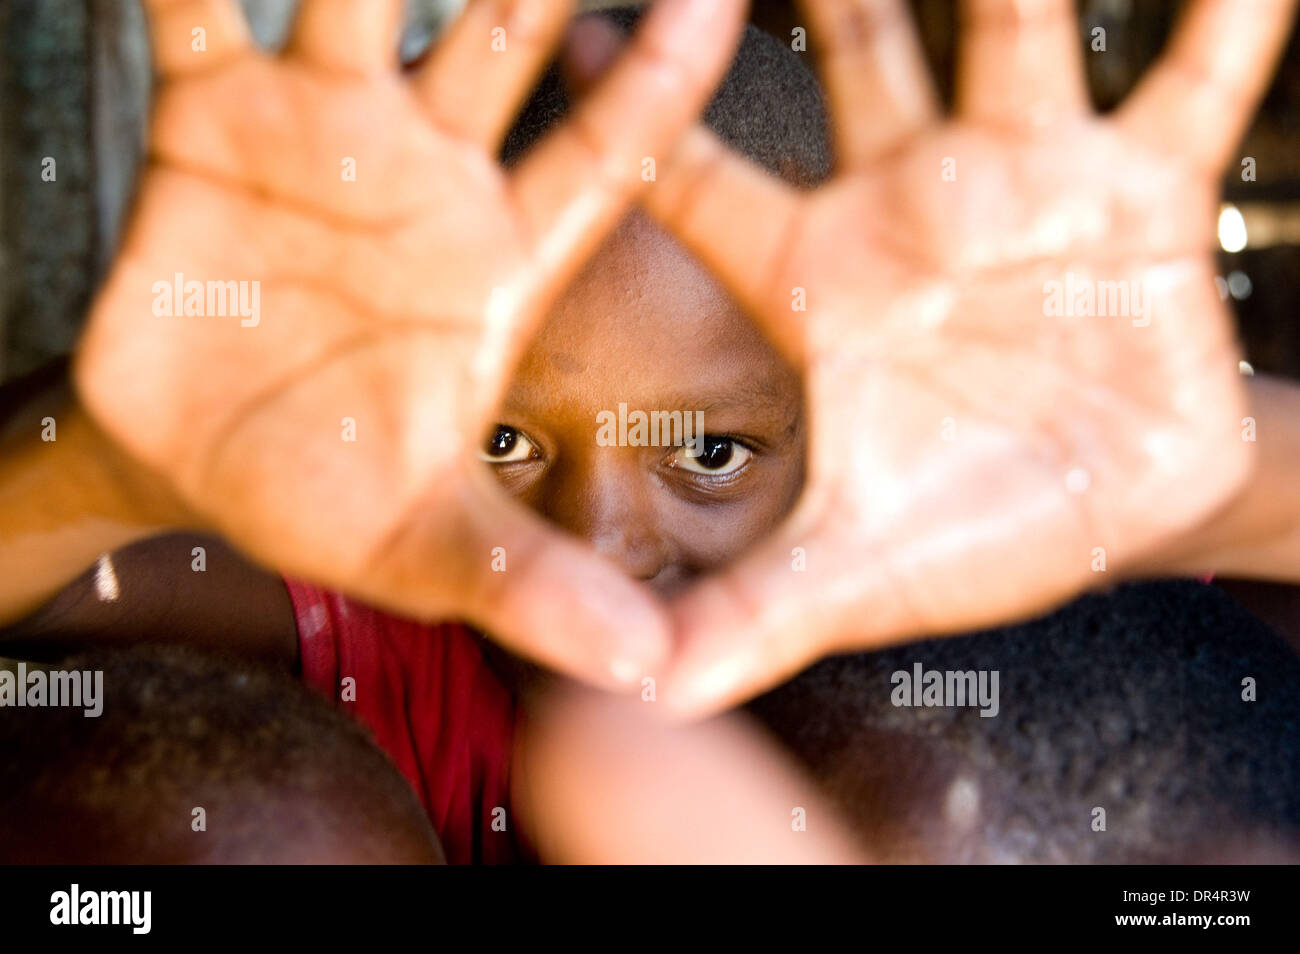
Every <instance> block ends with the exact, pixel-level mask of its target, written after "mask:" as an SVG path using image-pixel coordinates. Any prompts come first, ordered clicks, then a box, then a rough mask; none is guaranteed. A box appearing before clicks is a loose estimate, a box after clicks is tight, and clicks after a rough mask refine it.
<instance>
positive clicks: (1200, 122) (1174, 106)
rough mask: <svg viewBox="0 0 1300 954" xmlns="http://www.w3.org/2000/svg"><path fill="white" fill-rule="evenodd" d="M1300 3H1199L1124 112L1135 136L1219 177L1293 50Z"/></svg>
mask: <svg viewBox="0 0 1300 954" xmlns="http://www.w3.org/2000/svg"><path fill="white" fill-rule="evenodd" d="M1294 14H1295V0H1251V2H1248V3H1238V2H1231V3H1230V2H1226V0H1197V2H1195V3H1192V4H1190V5H1189V6H1188V8H1187V11H1186V13H1185V15H1184V17H1183V19H1182V21H1181V22H1180V23H1179V25H1178V27H1177V29H1176V30H1175V32H1174V36H1173V39H1172V40H1171V41H1170V44H1169V48H1168V49H1167V50H1166V51H1165V53H1164V55H1163V56H1161V58H1160V60H1159V61H1158V62H1157V63H1156V65H1155V67H1153V68H1152V69H1151V70H1150V71H1149V72H1148V73H1147V75H1146V76H1144V77H1143V78H1142V81H1141V82H1140V83H1139V84H1138V86H1137V89H1135V90H1134V91H1133V93H1132V94H1131V95H1130V96H1129V98H1128V99H1127V100H1125V101H1124V103H1123V104H1121V106H1120V107H1119V109H1118V110H1116V113H1115V120H1116V122H1117V123H1118V124H1119V125H1120V127H1121V128H1123V129H1125V130H1126V131H1127V132H1129V133H1130V134H1132V135H1133V136H1135V137H1137V138H1139V139H1141V140H1143V141H1145V142H1147V143H1150V144H1151V145H1152V146H1154V147H1155V148H1157V149H1159V150H1161V151H1164V152H1176V153H1180V154H1182V155H1184V156H1186V157H1187V158H1188V160H1189V161H1190V162H1191V163H1192V164H1193V165H1194V166H1196V167H1197V168H1203V169H1206V170H1212V171H1213V172H1215V173H1216V174H1217V173H1218V172H1219V171H1220V170H1221V169H1222V168H1223V167H1224V166H1225V165H1226V164H1227V163H1228V162H1229V161H1230V160H1231V158H1232V156H1233V155H1234V149H1235V148H1236V146H1237V143H1238V142H1240V141H1241V137H1242V136H1243V135H1244V134H1245V132H1246V129H1247V128H1248V127H1249V125H1250V121H1251V118H1252V117H1253V116H1254V113H1255V109H1256V107H1257V106H1258V105H1259V100H1260V98H1261V97H1262V96H1263V95H1264V92H1265V91H1266V90H1267V89H1268V81H1269V77H1271V76H1272V75H1273V70H1274V68H1275V67H1276V65H1277V60H1278V57H1279V56H1280V55H1281V52H1282V49H1283V47H1284V46H1285V44H1286V39H1287V36H1288V35H1289V33H1290V29H1291V19H1292V17H1293V16H1294Z"/></svg>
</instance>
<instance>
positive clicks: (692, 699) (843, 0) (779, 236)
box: [646, 0, 1293, 712]
mask: <svg viewBox="0 0 1300 954" xmlns="http://www.w3.org/2000/svg"><path fill="white" fill-rule="evenodd" d="M1292 7H1293V4H1292V3H1290V2H1283V0H1274V2H1259V3H1252V4H1249V5H1248V10H1243V9H1242V7H1241V5H1239V4H1234V3H1229V2H1215V0H1198V2H1195V3H1193V4H1191V5H1190V7H1189V9H1188V11H1187V13H1188V15H1187V17H1186V19H1185V20H1184V21H1183V22H1182V24H1181V25H1180V27H1179V29H1178V33H1177V35H1176V36H1175V37H1174V38H1173V41H1172V44H1171V47H1170V49H1169V51H1168V52H1167V53H1166V54H1165V56H1164V59H1163V60H1162V61H1161V62H1160V63H1159V64H1158V65H1157V66H1156V67H1155V68H1154V69H1153V70H1152V71H1151V73H1150V75H1148V76H1147V77H1146V78H1145V80H1144V81H1143V82H1142V84H1141V85H1140V86H1139V87H1138V88H1137V89H1136V90H1135V91H1134V92H1133V94H1132V96H1131V97H1130V98H1129V99H1128V101H1127V102H1125V103H1124V104H1123V106H1122V107H1121V108H1120V109H1118V110H1117V111H1116V112H1115V113H1114V114H1113V115H1110V116H1108V117H1105V118H1102V117H1098V116H1096V115H1093V114H1092V113H1091V112H1090V111H1089V108H1088V103H1087V97H1086V92H1085V86H1084V82H1083V73H1082V68H1081V63H1080V47H1081V40H1080V38H1079V37H1078V35H1077V31H1076V27H1075V20H1074V17H1073V14H1072V9H1071V8H1072V4H1070V3H1068V2H1063V0H1041V2H1037V3H1029V4H1025V3H1012V2H1010V0H970V2H968V3H966V5H965V12H966V14H967V16H966V20H967V24H966V27H965V30H964V35H963V37H962V41H961V42H962V46H961V50H960V53H961V56H960V62H959V75H958V96H957V105H956V114H955V115H954V116H953V117H952V118H951V119H948V120H942V119H941V118H940V117H939V116H938V114H937V109H936V105H935V104H936V97H935V95H934V93H933V91H932V90H931V88H930V85H929V82H928V79H927V77H926V76H925V71H924V66H923V60H922V56H921V53H920V51H919V45H918V43H917V39H916V36H915V34H914V31H913V29H912V27H911V24H910V23H909V22H908V20H907V17H906V15H905V13H904V7H903V4H902V3H901V2H897V0H874V2H872V0H823V2H811V3H809V4H808V5H807V11H808V14H809V17H810V20H811V26H812V27H813V29H814V30H815V31H817V35H819V36H820V38H821V39H822V41H823V42H824V44H825V81H826V84H827V87H828V92H829V99H830V108H831V111H832V114H833V117H834V120H835V126H836V135H837V154H838V171H837V174H836V175H835V176H834V178H833V180H832V181H831V182H829V183H828V184H827V185H825V186H824V187H823V188H821V189H818V190H816V191H814V192H811V193H801V192H796V191H794V190H792V189H790V188H788V187H786V186H785V185H784V184H782V183H780V182H778V181H776V180H774V179H772V178H771V177H769V176H767V175H765V174H763V173H762V172H760V171H757V170H756V169H754V168H753V167H752V166H749V165H747V164H746V163H745V162H744V161H743V160H741V159H740V158H738V157H737V156H735V155H734V154H732V153H730V152H728V151H727V150H726V149H725V148H724V147H723V146H722V145H721V144H720V143H719V142H718V141H717V140H715V139H713V138H712V137H710V136H709V135H708V134H707V133H705V132H703V131H696V132H694V133H692V134H691V135H690V136H689V137H688V138H687V139H686V140H685V141H684V142H683V144H682V146H681V147H680V149H679V153H678V158H677V160H676V164H675V168H673V169H672V170H670V171H669V173H668V174H667V175H665V176H663V178H662V179H661V182H660V184H659V186H658V187H657V188H656V190H655V191H653V192H652V193H650V194H649V195H648V196H647V199H646V203H647V205H648V206H649V208H650V210H651V211H652V212H653V213H654V214H655V215H657V216H658V217H659V218H660V219H661V220H662V221H663V222H664V223H666V224H667V225H668V226H669V227H670V228H672V229H673V230H674V231H675V232H676V233H677V234H678V235H679V236H680V237H681V239H682V240H683V241H684V242H685V243H686V244H687V245H688V246H689V247H690V248H691V249H693V250H694V251H695V253H696V254H697V255H698V256H699V257H700V258H701V259H702V260H703V261H704V262H705V263H706V264H707V265H708V266H710V267H711V268H712V269H713V270H714V271H715V272H716V273H717V274H718V275H719V276H720V277H721V278H722V279H723V280H724V281H725V282H726V283H727V284H728V286H729V287H730V288H731V290H732V292H733V294H734V295H735V296H736V297H737V300H738V301H740V302H741V303H742V304H743V305H744V306H745V307H747V308H748V309H749V311H750V313H751V314H752V315H753V316H754V317H755V319H756V320H757V321H758V322H759V323H760V324H761V326H762V327H763V328H764V329H765V330H766V332H767V333H768V334H769V335H770V336H771V338H772V339H773V340H774V341H775V342H776V343H777V344H778V345H779V346H781V347H783V348H784V349H785V350H786V351H787V352H788V353H789V354H791V355H792V356H794V357H795V358H796V359H797V360H799V361H800V362H801V363H802V365H803V367H804V369H805V375H806V388H807V397H808V403H809V408H810V410H809V414H810V420H811V426H810V433H811V436H810V447H809V465H808V476H807V485H806V489H805V492H804V495H803V498H802V500H801V502H800V504H799V506H798V507H797V509H796V511H795V513H794V514H793V515H792V516H791V518H790V519H789V521H788V522H787V523H786V524H785V525H783V526H782V527H781V528H780V530H779V531H778V532H777V533H776V534H775V535H774V537H773V538H772V539H771V540H770V541H769V542H768V543H766V544H765V545H764V546H763V547H762V548H761V550H760V551H758V552H755V553H754V554H753V555H752V556H750V557H749V558H747V559H745V560H744V561H743V562H741V563H739V564H738V565H736V566H734V567H733V568H731V569H729V570H728V571H727V572H724V573H723V574H721V575H719V576H717V577H714V578H711V579H710V580H708V581H705V582H704V583H702V584H701V585H700V586H699V587H698V588H696V589H694V590H693V591H691V592H689V593H688V594H686V595H685V596H684V597H683V598H682V599H681V600H680V601H679V602H678V603H677V604H676V606H675V610H674V615H675V618H676V621H677V629H678V631H679V633H680V636H681V641H682V645H681V649H680V651H679V652H680V655H679V656H678V658H677V659H676V661H675V663H674V668H673V670H672V671H670V673H669V674H668V676H667V678H666V680H665V681H664V682H661V692H662V698H663V699H664V700H665V701H666V702H669V703H670V704H671V705H674V706H675V707H677V708H679V709H682V710H687V711H692V712H700V711H708V710H712V709H715V708H718V707H721V706H723V705H726V704H729V703H733V702H735V701H738V700H740V699H742V698H744V697H747V696H750V695H753V694H755V693H757V692H759V691H761V690H763V689H765V688H767V687H769V686H771V685H772V684H774V683H777V682H779V681H780V680H782V679H783V678H785V677H787V676H789V675H791V674H792V673H794V672H796V671H797V670H799V669H800V668H802V667H803V666H805V665H806V664H808V663H809V662H811V661H812V660H813V659H815V658H816V657H818V656H820V655H822V654H825V653H828V652H833V651H841V650H848V649H852V648H868V647H877V646H880V645H881V644H884V643H886V642H889V641H897V640H899V639H901V638H904V637H909V636H911V637H918V636H923V635H928V634H940V633H951V632H956V631H961V630H968V629H971V628H975V627H980V626H985V625H990V624H993V623H995V622H1000V621H1004V620H1007V619H1013V618H1017V617H1027V616H1029V615H1031V614H1036V613H1039V612H1042V611H1045V610H1047V609H1048V608H1049V607H1051V606H1052V605H1054V604H1056V603H1058V602H1060V601H1062V600H1064V599H1066V598H1068V597H1070V596H1072V595H1074V594H1077V593H1078V592H1079V591H1081V590H1083V589H1085V588H1087V587H1089V586H1091V585H1094V584H1096V583H1099V582H1102V581H1106V580H1108V579H1111V578H1113V577H1114V575H1115V571H1116V570H1122V568H1123V567H1124V566H1125V565H1126V564H1127V563H1128V562H1130V561H1132V560H1133V559H1135V558H1137V557H1138V556H1139V555H1140V554H1142V553H1143V552H1144V551H1147V550H1150V549H1151V548H1153V547H1155V546H1156V545H1158V544H1159V543H1160V541H1162V540H1164V539H1166V538H1168V537H1169V536H1170V535H1171V534H1173V533H1175V532H1177V531H1179V530H1181V529H1185V528H1187V527H1189V526H1191V525H1193V524H1194V523H1195V522H1196V520H1197V519H1199V518H1202V517H1204V516H1206V515H1208V514H1209V513H1210V512H1211V510H1212V509H1213V508H1214V507H1215V506H1216V504H1218V503H1220V502H1221V501H1224V500H1225V499H1226V498H1228V497H1229V496H1230V495H1231V494H1232V492H1233V490H1234V489H1235V488H1236V487H1237V486H1238V485H1239V484H1240V483H1241V482H1242V481H1243V479H1244V478H1246V476H1247V475H1248V473H1249V468H1250V466H1251V460H1250V458H1249V456H1248V448H1249V447H1250V445H1249V444H1246V443H1243V442H1242V440H1241V436H1240V427H1241V418H1242V417H1243V415H1244V413H1245V410H1244V408H1245V404H1244V399H1243V391H1242V386H1241V383H1240V381H1239V379H1238V377H1239V376H1238V371H1237V361H1238V353H1237V350H1236V347H1235V343H1234V334H1233V325H1232V322H1231V319H1230V314H1229V311H1228V309H1227V307H1226V306H1225V305H1224V304H1223V303H1222V302H1221V301H1220V299H1219V296H1218V294H1217V292H1216V290H1215V286H1214V281H1213V276H1214V274H1215V266H1214V260H1213V257H1212V249H1213V248H1214V235H1215V224H1216V215H1217V194H1218V188H1217V185H1218V177H1219V176H1220V175H1221V174H1222V172H1223V170H1224V168H1225V167H1226V166H1228V165H1230V164H1231V163H1232V162H1233V158H1234V156H1233V152H1232V149H1233V146H1234V144H1235V142H1236V141H1237V140H1238V138H1239V137H1240V135H1241V134H1242V132H1243V131H1244V129H1245V128H1246V126H1247V124H1248V122H1249V120H1250V117H1251V114H1252V111H1253V108H1254V106H1255V104H1256V102H1257V101H1258V99H1259V98H1260V96H1261V95H1262V94H1263V91H1264V89H1265V87H1266V82H1267V79H1268V77H1269V75H1270V73H1271V70H1272V66H1273V64H1274V62H1275V61H1276V58H1277V56H1278V54H1279V51H1280V50H1281V49H1282V46H1283V43H1284V41H1285V38H1286V35H1287V27H1288V23H1289V20H1290V16H1291V13H1292ZM1099 283H1117V284H1114V285H1110V286H1109V289H1108V286H1107V285H1104V284H1099ZM1084 287H1086V288H1089V289H1091V290H1092V291H1093V292H1094V293H1097V294H1098V296H1099V297H1097V298H1096V299H1095V302H1094V305H1093V309H1092V311H1091V312H1090V311H1089V308H1088V305H1087V301H1086V300H1084V299H1080V298H1076V295H1078V294H1079V289H1080V288H1084ZM1054 289H1055V290H1059V292H1060V293H1061V295H1062V298H1063V300H1061V299H1057V300H1055V301H1054V296H1053V295H1052V291H1053V290H1054ZM1120 291H1123V292H1124V293H1126V297H1125V298H1123V299H1121V298H1120V297H1119V293H1120ZM1111 292H1113V293H1114V297H1113V298H1112V297H1110V293H1111ZM800 295H802V296H805V297H806V311H799V310H793V308H792V305H797V304H799V302H800V298H799V296H800ZM1098 303H1099V304H1098ZM1071 305H1074V306H1076V307H1074V308H1071V307H1070V306H1071ZM1058 306H1059V307H1058ZM1062 312H1064V313H1062ZM1117 312H1118V313H1117ZM796 548H798V549H796ZM1099 548H1100V549H1099ZM1102 551H1104V559H1105V561H1106V564H1105V566H1106V569H1107V571H1108V572H1109V573H1110V576H1109V577H1108V576H1106V575H1103V574H1100V573H1098V572H1096V569H1097V567H1098V559H1099V555H1100V554H1101V553H1102ZM800 554H802V557H801V559H802V560H803V561H804V566H805V569H804V570H803V572H799V569H798V562H797V561H798V560H799V559H800Z"/></svg>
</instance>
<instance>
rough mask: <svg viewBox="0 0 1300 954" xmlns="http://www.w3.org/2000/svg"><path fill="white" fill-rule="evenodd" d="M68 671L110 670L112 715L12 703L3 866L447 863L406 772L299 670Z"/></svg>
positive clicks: (162, 659)
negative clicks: (302, 679) (302, 680)
mask: <svg viewBox="0 0 1300 954" xmlns="http://www.w3.org/2000/svg"><path fill="white" fill-rule="evenodd" d="M58 669H60V670H63V671H87V670H88V671H96V670H98V671H102V672H103V693H102V699H101V700H100V701H101V703H102V713H101V714H100V715H99V716H98V717H93V718H87V717H86V715H85V714H84V710H83V709H82V708H79V707H68V706H64V707H26V708H4V709H0V818H3V819H4V824H3V825H0V863H7V864H32V863H37V864H194V863H210V864H245V863H258V864H313V863H326V864H349V863H357V864H385V863H393V864H420V863H440V862H441V861H442V849H441V847H440V846H439V844H438V840H437V836H436V835H435V833H434V832H433V830H432V828H431V827H430V826H429V822H428V820H427V819H426V817H425V814H424V812H423V810H422V809H421V807H420V805H419V803H418V802H417V800H416V798H415V795H414V794H413V793H412V792H411V790H410V788H409V786H408V785H407V783H406V781H405V780H404V779H403V778H402V776H401V774H400V773H399V772H398V771H397V769H396V768H395V767H394V766H393V765H392V764H391V763H390V762H389V761H388V759H387V757H386V756H385V755H384V754H383V753H382V752H381V751H380V750H379V749H377V748H376V747H375V746H374V745H373V744H372V743H371V741H370V740H369V738H368V737H367V736H366V735H365V733H364V731H363V730H362V729H361V728H360V727H359V726H357V725H355V724H354V723H353V722H352V721H351V720H350V719H348V717H347V716H346V715H344V714H342V713H340V712H337V711H335V710H334V709H332V708H331V707H330V706H329V705H328V704H327V703H326V702H325V701H324V700H321V699H318V698H316V697H315V696H314V695H312V694H311V693H310V692H309V691H308V690H307V689H306V688H305V687H303V686H302V685H300V684H299V683H298V682H296V681H294V680H293V679H292V678H290V677H288V676H286V675H283V674H279V673H276V672H273V671H270V670H267V669H262V668H259V667H257V666H256V665H254V664H250V663H248V662H244V661H233V660H224V659H220V658H215V657H211V656H205V655H200V654H196V653H193V652H189V651H183V650H178V649H175V648H160V647H147V648H140V649H132V650H128V651H112V652H97V653H91V654H87V655H84V656H79V657H74V658H70V659H67V660H64V661H63V662H61V663H59V664H58Z"/></svg>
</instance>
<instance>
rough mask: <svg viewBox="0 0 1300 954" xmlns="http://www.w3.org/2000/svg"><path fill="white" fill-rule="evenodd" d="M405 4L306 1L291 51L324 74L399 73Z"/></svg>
mask: <svg viewBox="0 0 1300 954" xmlns="http://www.w3.org/2000/svg"><path fill="white" fill-rule="evenodd" d="M401 26H402V0H302V3H301V5H300V6H299V8H298V16H297V18H296V19H295V20H294V25H293V35H292V36H291V37H290V39H289V45H288V47H287V51H288V52H289V54H290V55H292V56H296V57H300V58H302V59H304V60H307V61H308V62H310V63H312V64H313V65H315V66H319V67H321V68H322V69H327V70H334V71H337V72H341V73H356V74H366V73H374V72H378V71H381V70H391V69H396V68H397V61H398V39H399V34H400V31H401Z"/></svg>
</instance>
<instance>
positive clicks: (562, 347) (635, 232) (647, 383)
mask: <svg viewBox="0 0 1300 954" xmlns="http://www.w3.org/2000/svg"><path fill="white" fill-rule="evenodd" d="M783 367H784V365H783V363H782V362H781V361H780V359H779V358H778V357H777V356H776V354H775V353H774V352H773V350H772V349H771V348H770V347H769V345H768V344H767V342H766V341H765V340H764V338H763V337H762V335H761V334H760V333H759V331H758V330H757V328H755V327H754V325H753V323H752V322H750V320H749V319H748V317H746V315H745V314H744V312H743V311H741V309H740V308H739V307H737V306H736V304H735V303H734V302H733V301H732V300H731V298H730V296H729V295H728V294H727V293H726V291H725V290H724V289H723V288H722V287H721V285H719V283H718V282H717V281H716V280H715V279H714V278H713V277H712V275H710V274H709V272H708V271H707V270H706V269H705V268H704V267H703V266H701V265H700V264H699V263H698V262H696V261H695V260H694V259H693V258H692V257H691V256H690V255H689V253H687V252H686V251H685V250H684V249H683V248H682V247H681V246H680V245H679V244H678V243H677V242H676V241H675V240H674V239H672V238H671V237H670V236H668V235H667V234H666V233H665V232H664V231H663V230H662V229H660V228H659V227H658V226H657V225H655V224H654V223H652V222H650V221H649V220H648V219H646V218H645V217H644V216H642V215H640V214H633V215H631V216H629V217H628V218H627V219H626V220H624V222H623V223H622V225H621V226H620V227H619V228H618V229H617V230H616V231H615V233H614V234H613V235H612V236H611V237H610V239H609V240H608V241H607V242H606V243H605V244H604V245H603V246H602V247H601V249H600V251H599V252H598V253H597V254H596V255H595V256H594V257H593V258H592V260H591V261H590V262H589V263H588V265H587V266H586V268H585V269H584V270H583V271H582V273H581V274H580V275H579V276H578V277H577V279H576V280H575V281H574V282H573V283H572V284H571V285H570V286H569V288H568V289H567V290H566V291H565V292H564V294H563V295H562V296H561V297H560V299H559V300H558V301H557V302H556V305H555V306H554V308H553V309H552V310H551V312H550V314H549V315H548V316H547V319H546V321H545V322H544V324H543V326H542V328H541V330H540V332H539V334H538V337H537V338H536V340H535V341H534V342H533V344H532V345H531V346H530V348H529V350H528V352H527V354H526V356H525V358H524V360H523V362H522V364H521V367H520V371H519V374H518V375H517V383H518V385H519V386H521V387H527V385H528V384H530V383H533V384H540V383H542V382H546V383H548V384H550V385H552V386H553V385H555V384H557V383H558V382H559V381H561V380H564V381H567V382H568V386H569V387H573V386H576V385H575V384H574V381H575V380H576V379H580V380H581V381H582V382H583V383H582V386H583V387H585V388H595V387H600V388H601V390H605V391H609V390H610V389H611V388H613V390H616V391H619V392H620V394H621V398H622V399H626V400H637V399H638V394H637V393H633V392H638V393H639V394H640V395H644V397H645V398H647V399H648V398H650V397H651V396H652V393H658V392H660V391H661V390H662V389H663V388H673V389H676V390H681V389H682V388H683V387H684V386H690V385H692V384H703V383H705V382H711V383H713V384H715V385H716V384H725V383H727V382H728V379H731V378H735V379H737V383H739V379H741V378H744V379H748V380H750V381H753V380H754V379H755V378H756V377H758V376H771V377H776V376H778V375H779V374H780V372H781V370H782V369H783Z"/></svg>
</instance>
